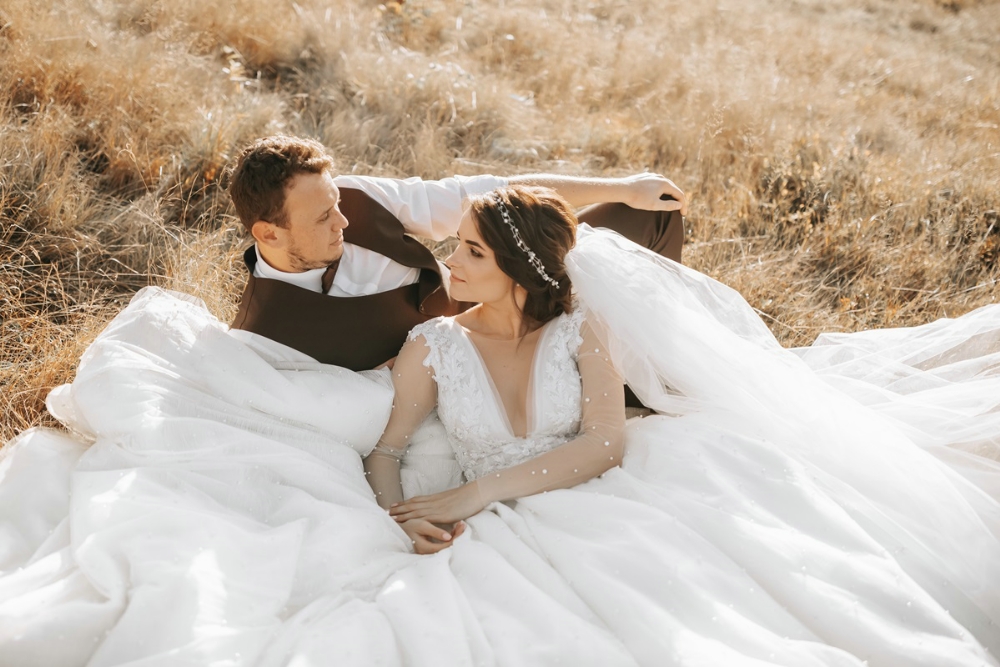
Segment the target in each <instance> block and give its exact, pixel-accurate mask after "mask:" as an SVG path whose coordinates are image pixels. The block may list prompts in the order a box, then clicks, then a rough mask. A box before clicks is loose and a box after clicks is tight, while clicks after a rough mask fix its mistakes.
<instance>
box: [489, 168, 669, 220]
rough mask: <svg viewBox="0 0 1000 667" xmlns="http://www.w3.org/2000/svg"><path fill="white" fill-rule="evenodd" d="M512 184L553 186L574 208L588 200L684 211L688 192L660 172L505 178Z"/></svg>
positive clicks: (655, 209) (644, 208) (643, 207)
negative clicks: (600, 176) (598, 176)
mask: <svg viewBox="0 0 1000 667" xmlns="http://www.w3.org/2000/svg"><path fill="white" fill-rule="evenodd" d="M507 181H508V183H510V184H511V185H538V186H542V187H546V188H552V189H553V190H555V191H556V192H558V193H559V194H560V196H562V197H563V199H565V200H566V201H568V202H569V203H570V205H571V206H573V207H574V208H580V207H582V206H588V205H590V204H606V203H619V202H620V203H622V204H627V205H628V206H631V207H632V208H637V209H641V210H644V211H680V212H681V215H687V196H686V195H685V194H684V192H683V191H682V190H681V189H680V188H678V187H677V186H676V185H675V184H674V183H673V181H671V180H669V179H668V178H665V177H663V176H661V175H660V174H651V173H642V174H635V175H633V176H624V177H621V178H588V177H581V176H560V175H558V174H527V175H524V176H512V177H510V178H508V179H507Z"/></svg>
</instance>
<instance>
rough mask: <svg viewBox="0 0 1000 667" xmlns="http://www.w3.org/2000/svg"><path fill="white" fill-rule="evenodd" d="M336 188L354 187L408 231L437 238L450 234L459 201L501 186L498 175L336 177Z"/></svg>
mask: <svg viewBox="0 0 1000 667" xmlns="http://www.w3.org/2000/svg"><path fill="white" fill-rule="evenodd" d="M335 182H336V184H337V187H344V188H355V189H358V190H361V191H362V192H364V193H365V194H367V195H368V196H369V197H371V198H372V199H374V200H375V201H377V202H378V203H379V204H381V205H382V206H384V207H386V208H387V209H388V210H389V211H390V212H391V213H392V214H393V215H395V216H396V218H397V219H398V220H399V221H400V222H401V223H403V227H404V228H405V229H406V231H407V232H409V233H410V234H416V235H417V236H423V237H425V238H429V239H432V240H434V241H441V240H443V239H446V238H448V237H449V236H454V235H455V233H456V232H457V231H458V224H459V222H461V220H462V210H463V208H462V204H463V202H464V200H465V199H466V198H468V197H471V196H473V195H479V194H483V193H485V192H489V191H491V190H495V189H497V188H501V187H505V186H506V185H507V179H506V178H501V177H499V176H489V175H485V176H452V177H450V178H443V179H441V180H439V181H425V180H423V179H420V178H417V177H413V178H407V179H404V180H399V179H395V178H378V177H375V176H350V175H347V176H338V177H337V178H336V179H335Z"/></svg>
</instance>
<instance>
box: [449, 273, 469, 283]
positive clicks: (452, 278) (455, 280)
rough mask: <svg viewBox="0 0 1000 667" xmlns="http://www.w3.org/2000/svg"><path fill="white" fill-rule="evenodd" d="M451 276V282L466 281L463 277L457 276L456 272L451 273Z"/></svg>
mask: <svg viewBox="0 0 1000 667" xmlns="http://www.w3.org/2000/svg"><path fill="white" fill-rule="evenodd" d="M449 278H450V280H451V282H453V283H464V282H465V281H464V280H462V279H461V278H456V277H455V274H454V273H453V274H451V276H449Z"/></svg>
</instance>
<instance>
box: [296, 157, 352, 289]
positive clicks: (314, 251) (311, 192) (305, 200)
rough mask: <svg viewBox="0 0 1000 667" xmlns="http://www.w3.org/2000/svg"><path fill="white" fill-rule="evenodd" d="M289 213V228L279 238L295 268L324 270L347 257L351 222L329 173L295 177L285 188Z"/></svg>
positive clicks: (299, 269)
mask: <svg viewBox="0 0 1000 667" xmlns="http://www.w3.org/2000/svg"><path fill="white" fill-rule="evenodd" d="M285 213H286V214H287V215H288V225H287V226H286V227H285V228H283V229H281V230H280V231H279V236H280V242H281V244H282V249H283V250H284V252H285V254H286V255H287V257H288V263H289V264H290V265H291V266H292V267H293V268H294V269H296V270H298V271H308V270H309V269H319V268H323V267H326V266H329V265H330V264H333V263H334V262H335V261H337V260H338V259H340V257H341V256H342V255H343V254H344V228H345V227H347V225H348V222H347V218H345V217H344V214H343V213H341V212H340V190H339V189H338V188H337V185H336V184H335V183H334V182H333V177H332V176H331V175H330V174H329V173H328V172H323V173H322V174H298V175H297V176H294V177H293V178H292V179H291V180H290V181H289V182H288V185H286V186H285Z"/></svg>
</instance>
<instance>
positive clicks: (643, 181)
mask: <svg viewBox="0 0 1000 667" xmlns="http://www.w3.org/2000/svg"><path fill="white" fill-rule="evenodd" d="M624 180H625V181H626V183H627V185H628V193H629V195H628V198H627V199H626V200H625V202H624V203H626V204H628V205H629V206H631V207H632V208H638V209H642V210H645V211H680V212H681V215H687V204H688V202H687V195H685V194H684V191H683V190H681V189H680V188H679V187H677V186H676V185H675V184H674V182H673V181H671V180H670V179H668V178H665V177H664V176H661V175H660V174H651V173H649V172H646V173H642V174H636V175H635V176H628V177H626V178H625V179H624Z"/></svg>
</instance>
